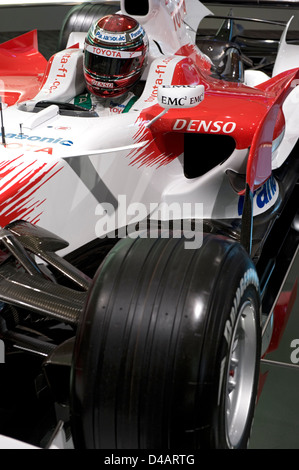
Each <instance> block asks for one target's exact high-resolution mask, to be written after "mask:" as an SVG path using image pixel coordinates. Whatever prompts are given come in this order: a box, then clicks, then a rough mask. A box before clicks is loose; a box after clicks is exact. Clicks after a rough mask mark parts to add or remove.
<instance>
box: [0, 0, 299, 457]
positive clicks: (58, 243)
mask: <svg viewBox="0 0 299 470" xmlns="http://www.w3.org/2000/svg"><path fill="white" fill-rule="evenodd" d="M112 11H121V12H122V13H125V14H128V15H130V16H133V17H134V18H136V19H137V21H138V22H139V23H140V24H142V26H143V27H144V29H145V31H146V33H147V35H148V38H149V57H148V64H147V67H146V70H145V72H144V74H143V76H142V80H141V84H142V92H141V94H140V96H139V97H138V99H137V101H136V102H135V103H134V105H133V107H132V108H131V109H130V111H129V112H122V113H114V112H113V108H111V109H112V111H111V113H110V114H109V115H105V116H99V115H98V114H97V113H96V112H94V111H90V110H88V109H86V108H84V106H83V104H84V93H85V82H84V77H83V55H84V39H85V36H86V32H87V30H88V28H89V26H90V24H91V21H92V18H97V17H101V16H103V15H104V14H107V13H109V12H112ZM80 15H81V17H82V18H84V21H83V20H82V21H81V23H80V21H78V19H80ZM210 15H211V12H210V11H209V10H208V9H207V8H206V6H204V5H203V4H202V3H200V2H199V1H197V0H139V1H138V2H132V1H130V0H121V1H120V2H119V3H118V2H102V4H92V3H91V4H87V5H86V4H84V5H82V6H80V7H79V8H78V7H76V9H74V11H73V12H72V14H71V15H70V16H69V17H68V19H67V22H66V26H65V30H64V34H65V35H66V44H65V45H64V47H63V49H62V50H60V51H59V52H57V53H56V54H54V55H53V56H52V57H51V59H50V60H49V61H48V62H47V61H46V60H45V59H44V57H42V55H41V54H40V53H39V52H38V49H37V43H36V32H30V33H27V34H25V35H23V36H20V37H18V38H16V39H14V40H11V41H8V42H6V43H4V44H2V45H1V46H0V58H1V61H0V63H1V75H0V76H1V82H0V91H1V97H2V106H1V116H0V117H1V141H2V145H1V146H0V224H1V226H2V229H1V232H0V248H1V251H0V301H1V316H0V318H1V330H0V338H1V345H2V346H3V347H2V349H1V351H2V350H3V351H5V356H4V354H3V358H2V359H3V360H2V362H3V364H1V365H0V374H1V382H2V383H3V384H5V385H4V386H3V387H1V392H0V396H1V403H4V405H5V406H3V409H1V413H0V434H1V435H2V437H1V439H0V446H2V447H5V446H13V447H14V446H15V447H18V445H19V446H22V445H24V446H26V445H29V446H31V445H32V446H37V447H55V446H58V447H73V448H97V449H108V448H109V449H164V450H165V449H170V450H175V449H178V448H184V449H191V450H195V449H201V448H217V449H223V448H244V447H246V446H247V443H248V439H249V435H250V429H251V426H252V419H253V415H254V409H255V403H256V397H257V394H258V382H259V364H260V359H261V355H263V356H264V355H265V354H266V353H267V349H268V347H269V344H270V347H271V348H272V349H273V348H274V347H275V344H274V343H275V337H273V336H271V333H272V330H274V331H275V334H276V335H277V336H278V337H279V334H281V331H280V333H279V334H278V333H277V332H278V330H279V328H278V327H279V324H277V325H276V328H273V320H274V322H278V321H281V322H282V323H285V318H277V316H275V312H276V305H277V304H278V302H279V299H280V296H279V294H280V292H281V286H282V285H283V281H284V279H285V276H286V273H287V272H288V270H289V268H290V265H291V263H292V260H293V258H294V255H295V253H296V250H297V246H298V241H299V237H298V232H297V231H296V215H297V211H298V202H297V201H298V194H297V192H298V185H297V182H298V176H299V159H298V157H297V152H298V145H297V139H298V129H297V125H296V120H297V117H298V114H299V106H298V102H299V101H298V100H299V91H298V90H299V88H297V87H296V85H297V84H298V83H299V54H298V46H297V45H295V44H288V43H287V41H286V35H287V31H288V27H289V24H287V25H285V26H286V27H285V29H284V31H283V33H282V36H281V40H280V43H279V47H278V50H276V52H275V63H274V66H273V67H271V70H270V72H269V69H267V70H266V71H263V70H261V67H259V66H256V64H254V62H253V60H252V59H251V58H250V57H248V56H247V55H245V52H246V50H245V52H244V47H243V45H244V44H242V41H240V40H238V38H237V35H236V34H235V21H234V19H233V17H232V16H228V17H227V18H224V22H223V26H222V28H221V29H220V31H218V33H217V34H216V35H214V36H213V37H210V36H209V37H207V36H200V35H199V34H198V26H199V25H200V23H201V21H202V20H203V18H205V17H209V16H210ZM74 19H76V21H74ZM247 20H248V21H249V19H247ZM78 23H79V27H78ZM74 24H76V28H73V30H72V27H73V26H74ZM66 33H67V34H66ZM265 46H266V42H265ZM263 54H264V52H263ZM265 54H266V52H265ZM76 96H81V98H80V99H81V102H80V103H79V105H78V104H74V97H76ZM65 240H67V241H65ZM57 251H59V254H57V253H56V252H57ZM294 296H295V290H294V291H293V292H291V293H290V294H289V295H288V296H286V297H287V301H290V302H293V300H294ZM284 299H285V297H284ZM281 310H283V309H280V310H279V311H280V312H281ZM283 311H284V310H283ZM288 311H289V310H288ZM271 328H272V329H271ZM262 340H263V341H262ZM60 438H61V439H62V438H63V439H64V443H62V444H61V443H60V444H58V441H59V439H60ZM22 443H24V444H22Z"/></svg>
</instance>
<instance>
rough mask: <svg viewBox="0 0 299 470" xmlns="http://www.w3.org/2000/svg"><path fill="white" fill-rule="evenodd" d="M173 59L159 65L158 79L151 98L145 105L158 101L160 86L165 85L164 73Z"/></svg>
mask: <svg viewBox="0 0 299 470" xmlns="http://www.w3.org/2000/svg"><path fill="white" fill-rule="evenodd" d="M171 59H172V58H171V57H169V58H166V59H164V60H162V63H161V64H158V65H157V68H156V70H155V74H156V79H155V80H154V85H153V88H152V91H151V94H150V96H149V97H148V98H147V99H146V100H144V101H145V103H151V102H152V101H154V100H156V99H157V96H158V87H159V86H160V85H163V81H164V73H165V71H166V70H165V69H166V67H167V64H168V63H169V62H170V61H171Z"/></svg>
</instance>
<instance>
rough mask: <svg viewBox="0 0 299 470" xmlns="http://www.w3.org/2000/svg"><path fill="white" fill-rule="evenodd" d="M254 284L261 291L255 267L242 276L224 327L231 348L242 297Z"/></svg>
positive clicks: (221, 383) (221, 371)
mask: <svg viewBox="0 0 299 470" xmlns="http://www.w3.org/2000/svg"><path fill="white" fill-rule="evenodd" d="M250 285H254V287H255V288H256V290H257V292H259V289H260V288H259V279H258V276H257V273H256V271H255V270H254V269H253V268H249V269H248V270H247V271H246V272H245V274H244V276H243V277H242V279H241V281H240V284H239V287H238V288H237V290H236V293H235V297H234V300H233V305H232V308H231V311H230V315H229V318H228V319H227V320H226V322H225V327H224V338H225V340H226V342H227V346H228V348H229V346H230V342H231V339H232V336H233V332H234V327H235V324H236V320H237V316H238V314H239V310H240V306H241V302H242V297H243V295H244V292H245V290H246V289H247V287H248V286H250ZM226 360H227V356H224V358H223V359H222V361H221V364H220V380H219V389H218V404H219V403H220V400H221V391H222V387H223V384H224V383H223V379H224V371H225V364H226Z"/></svg>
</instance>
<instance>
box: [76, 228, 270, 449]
mask: <svg viewBox="0 0 299 470" xmlns="http://www.w3.org/2000/svg"><path fill="white" fill-rule="evenodd" d="M259 309H260V307H259V285H258V278H257V274H256V271H255V268H254V265H253V264H252V262H251V260H250V259H249V257H248V255H247V254H246V252H245V250H244V249H243V248H242V247H241V245H240V244H238V243H235V242H232V241H231V240H229V239H226V238H223V237H217V236H214V235H205V236H204V238H203V245H202V247H201V248H200V249H198V250H188V249H187V250H186V249H185V248H184V239H183V238H182V239H169V240H166V239H157V240H152V239H137V240H130V239H126V240H122V241H120V242H119V243H118V244H117V245H116V246H115V247H114V248H113V249H112V250H111V252H110V253H109V254H108V256H107V258H106V260H105V261H104V263H103V264H102V266H101V268H100V269H99V271H98V273H97V274H96V276H95V279H94V283H93V286H92V289H91V291H90V295H89V299H88V303H87V306H86V310H85V314H84V317H83V318H82V322H81V326H80V327H79V331H78V335H77V339H76V345H75V350H74V359H73V368H72V384H71V399H72V400H71V401H72V403H71V409H72V429H73V436H74V442H75V446H76V447H77V448H81V447H83V448H102V449H108V448H110V449H180V448H185V449H187V448H188V449H197V448H220V449H223V448H244V447H246V445H247V441H248V438H249V435H250V429H251V424H252V419H253V413H254V407H255V398H256V393H257V385H258V373H259V359H260V336H261V331H260V316H259Z"/></svg>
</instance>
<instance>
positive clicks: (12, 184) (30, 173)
mask: <svg viewBox="0 0 299 470" xmlns="http://www.w3.org/2000/svg"><path fill="white" fill-rule="evenodd" d="M22 158H23V155H20V156H19V157H17V158H15V159H14V160H9V161H8V160H7V161H4V162H2V163H1V165H0V179H1V178H5V177H7V176H8V175H9V174H10V173H11V174H12V176H11V178H8V179H7V181H6V182H5V183H4V182H3V183H2V185H1V187H0V190H1V193H0V225H1V226H2V227H4V226H5V225H7V224H8V223H9V222H12V221H13V220H16V219H23V220H27V221H29V222H31V223H37V222H39V220H40V216H41V215H42V213H43V211H42V210H41V211H40V212H38V213H37V212H36V211H37V208H39V207H41V206H42V204H43V203H44V202H45V200H46V199H44V198H43V199H42V200H39V199H37V198H36V196H35V193H36V191H37V190H38V189H40V188H41V187H42V186H43V185H44V184H45V183H47V181H49V180H50V179H51V178H53V177H54V176H55V175H56V174H57V173H58V172H59V171H60V170H61V169H62V168H56V166H57V163H58V162H56V163H54V164H53V165H51V166H50V167H48V164H47V163H42V164H40V165H38V166H37V160H35V161H33V162H31V163H30V164H28V165H26V166H24V165H22V164H23V163H24V161H23V160H22ZM16 169H18V170H19V171H17V172H15V170H16Z"/></svg>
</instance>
